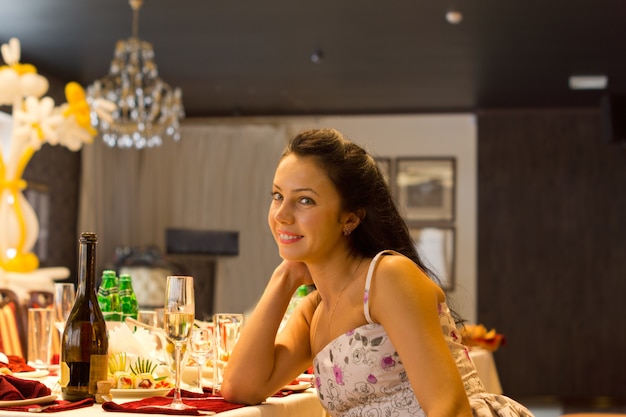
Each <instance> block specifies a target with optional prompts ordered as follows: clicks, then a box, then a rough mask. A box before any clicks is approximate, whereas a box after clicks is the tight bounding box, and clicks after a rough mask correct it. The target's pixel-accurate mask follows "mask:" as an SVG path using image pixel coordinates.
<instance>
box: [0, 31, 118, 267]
mask: <svg viewBox="0 0 626 417" xmlns="http://www.w3.org/2000/svg"><path fill="white" fill-rule="evenodd" d="M1 51H2V58H3V59H4V62H5V64H6V65H3V66H1V67H0V105H8V106H11V107H12V109H13V111H12V113H13V114H12V118H11V117H8V116H7V119H9V118H10V119H12V120H11V129H10V132H9V134H7V135H5V137H4V138H2V147H1V148H0V270H4V271H10V272H31V271H34V270H35V269H37V268H38V267H39V260H38V258H37V256H36V255H35V254H33V253H31V252H30V250H31V249H32V247H33V246H34V244H35V243H36V241H37V237H38V234H39V223H38V220H37V216H36V214H35V212H34V210H33V209H32V207H31V206H30V204H29V203H28V200H26V198H25V197H24V195H23V193H22V191H23V190H24V189H25V188H26V186H27V184H26V182H25V181H24V180H23V179H22V174H23V173H24V169H25V168H26V165H27V164H28V162H29V161H30V159H31V158H32V156H33V155H34V153H35V152H37V151H38V150H39V149H40V148H41V146H42V145H43V144H44V143H48V144H50V145H62V146H65V147H67V148H68V149H70V150H72V151H78V150H80V149H81V147H82V146H83V144H84V143H91V142H92V141H93V138H94V136H95V135H96V133H97V132H96V130H95V129H94V128H93V127H92V126H91V112H92V111H93V112H94V113H95V114H97V116H98V117H100V118H102V119H103V120H109V121H110V120H111V112H112V111H113V110H114V109H115V105H114V104H113V103H111V102H109V101H106V100H102V99H99V100H94V101H93V103H91V104H90V103H88V102H87V100H86V95H85V90H84V89H83V88H82V87H81V86H80V85H79V84H77V83H75V82H70V83H68V84H67V85H66V87H65V96H66V99H67V103H64V104H61V105H58V106H57V105H55V102H54V100H53V99H52V98H50V97H43V96H44V94H45V93H46V92H47V91H48V86H49V84H48V80H47V79H46V78H45V77H43V76H42V75H39V74H37V69H36V68H35V67H34V66H33V65H31V64H22V63H20V42H19V40H18V39H15V38H13V39H11V40H10V41H9V42H8V43H7V44H3V45H2V49H1Z"/></svg>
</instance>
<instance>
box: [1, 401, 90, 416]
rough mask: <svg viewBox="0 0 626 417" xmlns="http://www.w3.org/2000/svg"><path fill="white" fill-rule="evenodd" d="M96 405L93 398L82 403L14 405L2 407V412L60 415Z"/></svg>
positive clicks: (63, 402) (62, 402)
mask: <svg viewBox="0 0 626 417" xmlns="http://www.w3.org/2000/svg"><path fill="white" fill-rule="evenodd" d="M93 404H94V400H93V399H92V398H85V399H84V400H80V401H75V402H71V401H65V400H56V401H51V402H50V403H45V404H37V405H33V404H30V405H13V406H10V407H1V408H0V410H8V411H32V412H37V413H58V412H59V411H67V410H74V409H77V408H83V407H91V406H92V405H93Z"/></svg>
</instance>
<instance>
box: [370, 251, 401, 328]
mask: <svg viewBox="0 0 626 417" xmlns="http://www.w3.org/2000/svg"><path fill="white" fill-rule="evenodd" d="M385 253H397V252H395V251H393V250H389V249H387V250H383V251H380V252H378V253H377V254H376V256H374V258H373V259H372V262H370V267H369V269H368V271H367V277H366V278H365V292H364V293H363V313H364V314H365V320H367V322H368V323H369V324H374V320H372V316H370V304H369V302H370V286H371V285H372V276H373V275H374V268H375V267H376V264H377V263H378V260H379V259H380V257H381V256H382V255H383V254H385Z"/></svg>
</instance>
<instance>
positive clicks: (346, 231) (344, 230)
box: [343, 227, 352, 236]
mask: <svg viewBox="0 0 626 417" xmlns="http://www.w3.org/2000/svg"><path fill="white" fill-rule="evenodd" d="M350 233H352V229H350V228H349V227H346V228H345V229H343V235H344V236H350Z"/></svg>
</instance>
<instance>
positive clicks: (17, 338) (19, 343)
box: [0, 288, 26, 358]
mask: <svg viewBox="0 0 626 417" xmlns="http://www.w3.org/2000/svg"><path fill="white" fill-rule="evenodd" d="M25 323H26V322H25V310H24V307H23V306H22V304H21V303H20V302H19V299H18V298H17V295H16V294H15V292H13V291H12V290H9V289H6V288H0V352H4V353H5V354H6V355H16V356H19V357H21V358H24V357H25V356H24V346H26V331H25V330H26V327H25V326H26V325H25Z"/></svg>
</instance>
